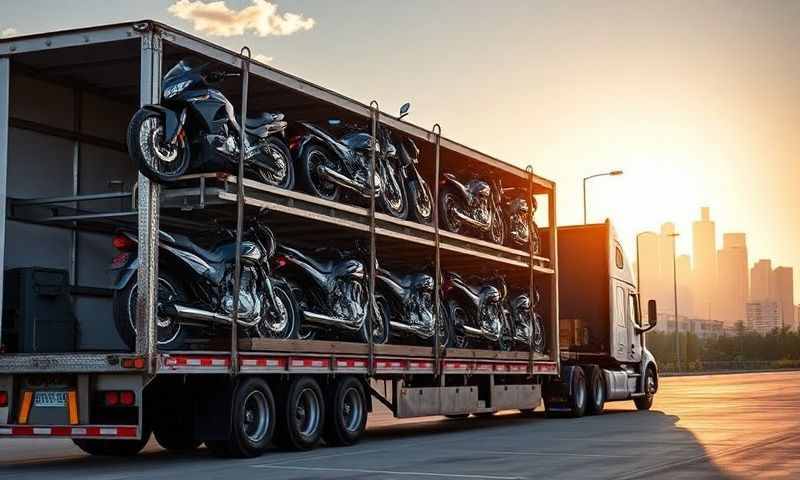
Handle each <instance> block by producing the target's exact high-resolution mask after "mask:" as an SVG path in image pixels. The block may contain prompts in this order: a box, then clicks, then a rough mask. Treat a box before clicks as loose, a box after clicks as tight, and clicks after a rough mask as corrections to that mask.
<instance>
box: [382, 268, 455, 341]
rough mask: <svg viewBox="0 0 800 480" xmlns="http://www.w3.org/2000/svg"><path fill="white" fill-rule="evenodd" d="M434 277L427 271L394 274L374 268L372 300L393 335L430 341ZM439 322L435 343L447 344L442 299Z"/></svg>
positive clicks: (447, 330) (445, 320)
mask: <svg viewBox="0 0 800 480" xmlns="http://www.w3.org/2000/svg"><path fill="white" fill-rule="evenodd" d="M434 292H435V290H434V281H433V277H432V276H430V275H428V274H427V273H411V274H407V275H395V274H393V273H392V272H390V271H388V270H386V269H383V268H380V267H379V268H378V269H377V270H376V272H375V302H376V304H377V306H378V308H380V309H381V310H382V311H383V315H384V316H385V317H387V318H389V325H390V327H391V332H392V335H393V336H396V337H412V338H415V339H417V340H420V341H422V342H426V343H432V342H433V339H434V337H433V334H434V331H435V329H436V321H435V320H436V317H435V315H434V311H433V310H434V309H433V304H434V296H435V295H434ZM439 312H440V315H441V316H442V320H441V322H439V344H440V345H447V344H448V342H449V340H450V328H449V327H450V326H449V324H448V322H447V317H446V309H445V306H444V303H443V302H442V304H441V306H440V307H439Z"/></svg>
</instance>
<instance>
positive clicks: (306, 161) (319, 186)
mask: <svg viewBox="0 0 800 480" xmlns="http://www.w3.org/2000/svg"><path fill="white" fill-rule="evenodd" d="M299 161H300V181H301V183H302V186H303V189H304V190H305V191H306V192H308V193H310V194H311V195H314V196H315V197H319V198H322V199H324V200H329V201H331V202H338V201H339V197H341V195H342V191H341V188H339V186H338V185H336V184H335V183H331V182H327V181H325V180H323V179H322V178H320V177H319V174H318V173H317V168H318V167H319V166H320V165H328V166H332V165H334V164H335V161H334V160H333V159H332V157H331V153H330V152H329V151H328V150H327V149H325V148H323V147H321V146H319V145H311V146H309V147H307V148H306V149H305V150H304V151H303V155H302V156H301V157H300V159H299Z"/></svg>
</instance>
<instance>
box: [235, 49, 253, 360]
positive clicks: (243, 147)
mask: <svg viewBox="0 0 800 480" xmlns="http://www.w3.org/2000/svg"><path fill="white" fill-rule="evenodd" d="M239 53H240V54H241V57H242V58H241V62H242V112H241V121H240V122H239V165H238V167H239V170H238V172H237V174H236V257H235V258H236V262H235V266H234V270H233V312H232V313H231V375H237V374H238V373H239V293H240V292H239V290H240V288H241V281H242V278H241V277H242V234H243V230H244V160H245V153H246V152H247V148H248V144H247V141H246V140H247V134H246V132H245V128H246V127H245V125H247V90H248V87H249V78H250V57H251V52H250V48H248V47H242V49H241V50H240V52H239Z"/></svg>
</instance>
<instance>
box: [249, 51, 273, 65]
mask: <svg viewBox="0 0 800 480" xmlns="http://www.w3.org/2000/svg"><path fill="white" fill-rule="evenodd" d="M253 60H255V61H256V62H261V63H269V62H271V61H272V57H269V56H267V55H264V54H263V53H256V54H255V55H253Z"/></svg>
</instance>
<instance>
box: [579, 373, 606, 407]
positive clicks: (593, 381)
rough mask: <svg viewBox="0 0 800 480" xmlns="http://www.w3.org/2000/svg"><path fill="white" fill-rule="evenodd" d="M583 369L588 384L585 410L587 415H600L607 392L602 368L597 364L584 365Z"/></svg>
mask: <svg viewBox="0 0 800 480" xmlns="http://www.w3.org/2000/svg"><path fill="white" fill-rule="evenodd" d="M583 370H584V372H585V374H586V380H587V384H588V385H587V386H588V392H587V393H588V401H587V403H586V411H587V413H588V414H589V415H602V414H603V410H604V409H605V404H606V398H607V392H608V389H607V388H606V381H605V375H603V370H602V369H601V368H600V367H599V366H597V365H586V366H584V367H583Z"/></svg>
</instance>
